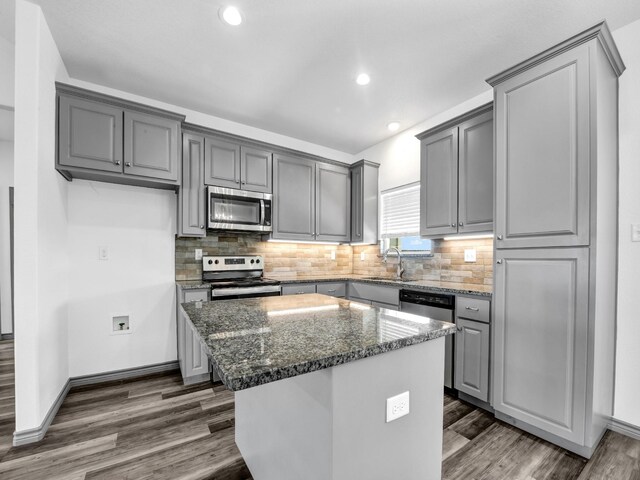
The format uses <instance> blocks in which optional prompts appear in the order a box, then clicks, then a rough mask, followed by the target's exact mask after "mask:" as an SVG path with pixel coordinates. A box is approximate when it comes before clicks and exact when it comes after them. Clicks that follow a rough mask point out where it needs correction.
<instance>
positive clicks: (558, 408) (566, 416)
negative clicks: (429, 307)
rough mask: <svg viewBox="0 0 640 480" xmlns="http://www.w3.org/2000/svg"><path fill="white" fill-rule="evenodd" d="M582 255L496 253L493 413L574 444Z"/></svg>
mask: <svg viewBox="0 0 640 480" xmlns="http://www.w3.org/2000/svg"><path fill="white" fill-rule="evenodd" d="M588 254H589V252H588V250H587V249H585V248H574V249H562V248H558V249H550V248H547V249H531V250H515V249H514V250H498V251H497V252H496V260H497V261H498V262H499V264H498V265H497V268H496V272H495V300H494V302H495V310H494V324H493V326H494V338H495V342H496V345H497V346H498V348H496V349H495V355H494V363H495V366H494V398H493V406H494V408H495V409H496V410H498V411H500V412H502V413H504V414H507V415H510V416H512V417H514V418H518V419H520V420H522V421H524V422H527V423H528V424H529V425H532V426H534V427H537V428H540V429H542V430H545V431H547V432H550V433H553V434H554V435H556V436H558V437H561V438H564V439H567V440H570V441H574V442H582V441H583V438H584V429H585V423H584V414H585V395H584V392H585V389H586V384H587V374H586V368H587V344H586V340H587V334H588V327H587V322H588V313H587V308H588V301H589V291H588V273H589V272H588V270H589V258H588ZM456 341H457V339H456Z"/></svg>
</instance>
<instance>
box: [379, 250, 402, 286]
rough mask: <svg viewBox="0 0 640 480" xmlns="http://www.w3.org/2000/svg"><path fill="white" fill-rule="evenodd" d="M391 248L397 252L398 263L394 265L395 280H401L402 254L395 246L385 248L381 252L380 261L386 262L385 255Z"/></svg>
mask: <svg viewBox="0 0 640 480" xmlns="http://www.w3.org/2000/svg"><path fill="white" fill-rule="evenodd" d="M391 250H395V251H396V253H397V254H398V263H397V265H396V280H402V274H403V273H404V268H403V267H402V254H401V253H400V250H398V249H397V248H396V247H390V248H387V249H386V250H385V251H384V253H383V254H382V262H383V263H387V256H388V255H389V252H390V251H391Z"/></svg>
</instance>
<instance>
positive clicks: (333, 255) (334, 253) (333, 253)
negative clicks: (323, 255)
mask: <svg viewBox="0 0 640 480" xmlns="http://www.w3.org/2000/svg"><path fill="white" fill-rule="evenodd" d="M335 259H336V251H335V250H331V260H335Z"/></svg>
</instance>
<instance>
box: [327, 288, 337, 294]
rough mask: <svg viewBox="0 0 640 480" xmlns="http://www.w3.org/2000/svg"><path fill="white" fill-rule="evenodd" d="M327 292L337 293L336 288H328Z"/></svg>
mask: <svg viewBox="0 0 640 480" xmlns="http://www.w3.org/2000/svg"><path fill="white" fill-rule="evenodd" d="M327 293H336V289H335V288H334V289H332V290H327Z"/></svg>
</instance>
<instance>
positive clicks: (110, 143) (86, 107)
mask: <svg viewBox="0 0 640 480" xmlns="http://www.w3.org/2000/svg"><path fill="white" fill-rule="evenodd" d="M122 114H123V113H122V109H121V108H116V107H112V106H110V105H102V104H99V103H94V102H90V101H87V100H80V99H78V98H73V97H64V96H61V97H60V98H59V104H58V115H59V117H58V163H59V164H60V165H67V166H70V167H82V168H89V169H92V170H101V171H104V172H117V173H121V172H122Z"/></svg>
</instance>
